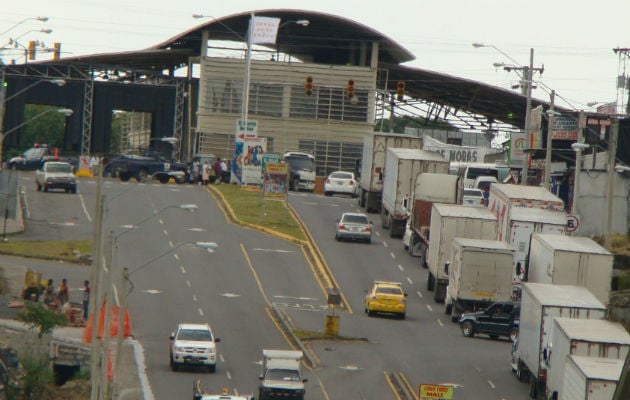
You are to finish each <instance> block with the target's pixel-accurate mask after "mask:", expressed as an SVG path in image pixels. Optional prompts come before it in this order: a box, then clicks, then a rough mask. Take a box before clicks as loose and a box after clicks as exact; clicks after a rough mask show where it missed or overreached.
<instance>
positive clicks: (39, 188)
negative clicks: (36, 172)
mask: <svg viewBox="0 0 630 400" xmlns="http://www.w3.org/2000/svg"><path fill="white" fill-rule="evenodd" d="M36 186H37V191H38V192H40V191H41V190H42V185H40V184H39V183H37V184H36Z"/></svg>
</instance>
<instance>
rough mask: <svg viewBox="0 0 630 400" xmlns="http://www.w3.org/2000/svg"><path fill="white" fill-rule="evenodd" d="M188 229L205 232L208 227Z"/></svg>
mask: <svg viewBox="0 0 630 400" xmlns="http://www.w3.org/2000/svg"><path fill="white" fill-rule="evenodd" d="M186 230H187V231H191V232H205V231H206V229H203V228H189V229H186Z"/></svg>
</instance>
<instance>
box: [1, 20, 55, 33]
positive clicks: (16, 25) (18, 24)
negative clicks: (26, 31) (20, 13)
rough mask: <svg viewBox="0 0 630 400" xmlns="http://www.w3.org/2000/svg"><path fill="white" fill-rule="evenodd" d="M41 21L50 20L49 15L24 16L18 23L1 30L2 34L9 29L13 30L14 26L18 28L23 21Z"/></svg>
mask: <svg viewBox="0 0 630 400" xmlns="http://www.w3.org/2000/svg"><path fill="white" fill-rule="evenodd" d="M31 20H32V21H40V22H46V21H48V17H29V18H24V19H23V20H21V21H20V22H18V23H16V24H15V25H12V26H11V27H9V29H7V30H5V31H2V32H0V36H2V35H4V34H6V33H8V32H9V31H11V30H13V28H16V27H18V26H20V25H22V24H23V23H25V22H27V21H31Z"/></svg>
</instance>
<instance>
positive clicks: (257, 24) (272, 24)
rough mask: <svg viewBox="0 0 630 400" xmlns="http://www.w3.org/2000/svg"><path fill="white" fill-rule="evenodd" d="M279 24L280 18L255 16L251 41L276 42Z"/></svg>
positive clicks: (253, 42)
mask: <svg viewBox="0 0 630 400" xmlns="http://www.w3.org/2000/svg"><path fill="white" fill-rule="evenodd" d="M279 26H280V18H270V17H253V19H252V24H251V29H252V31H251V33H250V34H251V43H252V44H257V43H265V44H275V43H276V37H277V36H278V27H279Z"/></svg>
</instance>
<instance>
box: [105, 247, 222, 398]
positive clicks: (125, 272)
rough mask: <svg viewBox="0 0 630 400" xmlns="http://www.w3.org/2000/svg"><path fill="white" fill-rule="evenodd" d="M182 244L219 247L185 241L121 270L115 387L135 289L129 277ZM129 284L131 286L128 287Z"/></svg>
mask: <svg viewBox="0 0 630 400" xmlns="http://www.w3.org/2000/svg"><path fill="white" fill-rule="evenodd" d="M182 246H196V247H200V248H202V249H206V250H207V251H208V252H209V253H213V252H214V251H215V250H216V249H217V248H218V245H217V244H216V243H215V242H184V243H179V244H177V245H175V246H173V247H172V248H170V249H169V250H167V251H165V252H163V253H162V254H159V255H158V256H156V257H154V258H152V259H150V260H149V261H147V262H145V263H144V264H142V265H140V266H138V267H136V268H134V269H133V270H131V271H129V269H128V268H126V267H125V268H123V269H122V271H121V275H120V278H121V279H120V290H119V292H120V306H119V310H118V331H117V335H116V350H115V351H116V360H115V362H114V389H115V390H118V389H119V388H118V387H117V386H118V384H119V382H120V381H119V378H120V359H121V351H122V341H123V336H124V335H123V334H124V324H125V315H126V314H127V299H128V295H129V294H130V293H131V291H132V290H133V284H131V281H130V280H129V278H130V277H131V275H133V274H134V273H136V272H138V271H140V270H141V269H144V268H146V267H148V266H149V265H151V264H152V263H153V262H154V261H157V260H158V259H160V258H162V257H164V256H166V255H168V254H170V253H172V252H174V251H175V250H177V249H179V248H180V247H182ZM128 283H129V284H130V285H129V288H128V287H127V286H128V285H127V284H128Z"/></svg>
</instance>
